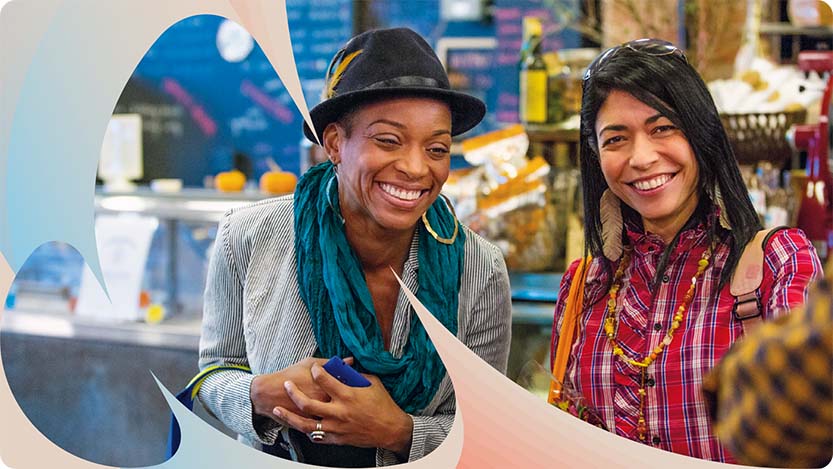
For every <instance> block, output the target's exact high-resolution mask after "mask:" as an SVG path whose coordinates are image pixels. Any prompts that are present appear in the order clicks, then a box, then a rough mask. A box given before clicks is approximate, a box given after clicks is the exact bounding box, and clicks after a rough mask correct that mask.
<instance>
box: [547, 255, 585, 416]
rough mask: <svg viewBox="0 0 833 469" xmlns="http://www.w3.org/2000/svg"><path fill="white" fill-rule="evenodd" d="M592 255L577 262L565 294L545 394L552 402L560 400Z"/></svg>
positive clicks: (548, 400)
mask: <svg viewBox="0 0 833 469" xmlns="http://www.w3.org/2000/svg"><path fill="white" fill-rule="evenodd" d="M591 260H592V257H590V256H587V258H585V259H582V260H581V262H579V265H578V269H576V272H578V275H576V276H575V277H574V278H573V283H571V284H570V291H569V293H568V294H567V303H566V304H565V306H564V319H563V321H562V322H561V329H560V330H559V332H558V346H556V349H555V359H554V360H553V362H552V376H553V377H554V378H555V379H553V380H551V381H550V392H549V394H548V395H547V402H549V403H550V404H554V403H556V402H558V401H560V400H561V391H562V389H563V383H564V375H565V374H566V373H567V361H568V360H569V358H570V349H572V348H573V338H574V336H575V333H576V326H577V325H578V317H579V315H580V314H581V310H582V306H583V305H584V282H585V280H587V270H588V269H587V267H588V266H589V265H590V261H591Z"/></svg>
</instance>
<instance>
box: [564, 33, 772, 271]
mask: <svg viewBox="0 0 833 469" xmlns="http://www.w3.org/2000/svg"><path fill="white" fill-rule="evenodd" d="M614 90H620V91H624V92H626V93H629V94H631V95H633V96H634V97H635V98H636V99H638V100H640V101H642V102H643V103H645V104H646V105H648V106H650V107H652V108H654V109H656V110H657V111H659V112H661V113H662V114H663V115H664V116H665V117H667V118H668V119H669V120H671V122H673V123H674V125H676V126H677V127H678V128H679V129H681V130H682V132H683V134H684V135H685V137H686V138H687V139H688V142H689V144H690V145H691V148H692V150H693V151H694V156H695V158H696V160H697V166H698V170H699V178H698V182H697V192H698V195H699V199H700V206H701V207H699V208H698V210H695V212H694V214H693V215H692V218H693V220H689V224H690V223H691V222H693V221H701V220H702V221H706V220H703V218H705V217H713V216H714V213H715V210H714V208H713V207H714V205H715V204H716V202H715V200H716V198H715V195H716V192H717V190H719V191H720V194H721V196H722V198H723V206H724V207H725V209H726V211H727V215H728V219H729V222H730V224H731V226H732V229H731V231H729V233H728V235H727V236H728V238H730V239H729V241H730V254H729V257H728V259H727V261H726V266H725V268H724V269H723V271H722V272H721V277H720V285H721V286H722V285H724V284H725V283H726V281H727V280H728V279H729V278H730V277H731V274H732V272H733V271H734V268H735V266H736V265H737V261H738V259H739V257H740V254H741V252H742V251H743V248H744V247H745V246H746V244H747V243H748V242H749V241H750V240H751V239H752V238H753V237H754V236H755V234H756V233H757V232H758V230H760V229H761V228H762V227H761V223H760V220H759V218H758V215H757V213H756V212H755V209H754V207H753V206H752V202H751V201H750V199H749V193H748V192H747V190H746V186H745V184H744V182H743V178H742V177H741V175H740V170H739V168H738V164H737V161H736V160H735V156H734V153H733V152H732V148H731V146H730V144H729V138H728V136H727V135H726V131H725V130H724V128H723V125H722V124H721V121H720V116H719V114H718V112H717V108H716V107H715V105H714V101H713V100H712V97H711V94H710V93H709V90H708V88H707V87H706V84H705V83H704V82H703V79H702V78H700V75H699V74H698V73H697V71H696V70H695V69H694V68H693V67H692V66H691V65H690V64H688V62H686V60H685V58H684V57H682V56H680V55H676V54H667V55H662V56H654V55H650V54H647V53H644V52H639V51H636V50H632V49H629V48H626V47H623V48H621V49H620V50H618V51H617V52H616V54H615V55H612V56H610V57H609V58H608V59H607V60H605V62H604V64H602V65H601V66H600V67H598V68H597V69H596V70H594V71H593V73H592V74H591V75H590V76H589V77H587V79H585V80H584V83H583V84H582V91H583V96H582V102H581V126H580V135H581V137H580V152H581V156H580V158H581V182H582V185H583V193H584V219H585V225H584V233H585V252H586V253H589V254H592V255H593V256H594V257H599V258H602V259H604V254H603V253H602V236H601V218H600V214H599V202H600V199H601V196H602V193H604V191H605V190H606V189H607V188H608V186H607V182H605V179H604V175H603V174H602V169H601V164H600V161H599V151H598V142H597V141H596V135H595V124H596V118H597V116H598V113H599V109H600V108H601V106H602V104H604V101H605V100H606V99H607V97H608V95H609V94H610V93H611V92H612V91H614ZM706 201H708V202H710V205H711V206H708V207H706V209H703V206H704V204H705V202H706ZM623 208H624V203H623ZM627 212H628V211H627V210H623V214H625V213H627ZM630 213H631V216H633V214H634V213H635V212H634V211H632V210H631V211H630ZM626 216H627V215H626ZM711 221H712V223H711V225H710V226H711V228H710V229H711V232H710V237H711V239H713V240H714V239H717V237H719V236H721V231H722V229H721V228H720V227H719V223H717V220H714V219H712V220H711ZM676 241H677V238H676V237H675V238H674V240H673V241H672V242H671V243H670V244H669V245H668V246H667V248H666V252H665V253H664V255H663V256H662V257H661V260H660V265H659V266H658V267H657V277H660V276H662V274H663V271H664V270H665V266H666V265H667V259H668V254H669V253H670V251H671V250H672V249H673V246H674V245H675V244H676ZM605 266H606V270H607V272H608V273H609V272H610V271H611V268H612V267H611V264H610V262H609V261H608V262H606V264H605ZM655 281H656V279H655Z"/></svg>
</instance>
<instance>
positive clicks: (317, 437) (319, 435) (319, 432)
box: [309, 420, 327, 442]
mask: <svg viewBox="0 0 833 469" xmlns="http://www.w3.org/2000/svg"><path fill="white" fill-rule="evenodd" d="M326 436H327V433H326V432H325V431H324V429H323V428H322V427H321V421H320V420H319V421H318V422H316V423H315V430H313V431H311V432H310V433H309V439H310V440H312V441H316V442H318V441H324V438H325V437H326Z"/></svg>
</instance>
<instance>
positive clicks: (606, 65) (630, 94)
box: [551, 39, 821, 461]
mask: <svg viewBox="0 0 833 469" xmlns="http://www.w3.org/2000/svg"><path fill="white" fill-rule="evenodd" d="M583 93H584V94H583V98H582V109H581V177H582V184H583V188H584V213H585V223H586V225H585V254H587V255H590V256H591V257H592V260H591V261H590V262H589V263H581V262H580V261H576V262H574V263H573V264H572V265H571V266H570V268H569V269H568V271H567V272H566V273H565V275H564V277H563V280H562V282H561V286H560V293H559V296H558V304H557V306H556V310H555V319H554V324H553V343H552V350H553V360H554V359H555V350H556V348H557V346H558V344H559V338H560V336H561V334H562V325H563V322H564V321H563V319H564V313H565V306H566V304H567V302H568V296H570V295H569V294H568V292H569V291H570V286H571V285H572V284H573V283H574V282H579V281H581V279H584V285H583V288H582V289H581V291H582V293H583V301H582V302H581V304H580V305H579V309H578V311H579V315H578V316H577V319H576V328H575V329H574V330H575V339H573V340H571V341H570V343H566V344H565V346H566V347H568V350H569V358H568V362H567V363H568V364H567V367H566V374H565V378H564V380H563V383H560V384H561V385H562V386H563V388H562V390H559V392H558V393H557V394H558V395H556V396H551V397H552V398H553V400H556V401H560V402H567V401H569V400H572V401H576V400H579V401H580V404H579V406H578V408H580V409H581V411H582V415H583V416H585V418H586V416H588V415H594V416H595V418H596V419H597V423H598V424H599V425H603V426H605V427H606V428H607V429H609V430H610V431H612V432H615V433H616V434H618V435H621V436H624V437H627V438H631V439H634V440H638V441H642V442H644V443H645V444H649V445H653V446H655V447H658V448H662V449H666V450H669V451H673V452H677V453H681V454H686V455H690V456H694V457H699V458H704V459H710V460H716V461H732V457H731V455H729V454H727V452H726V451H725V450H724V448H723V447H721V446H720V444H719V442H718V441H717V439H716V438H715V436H714V433H713V431H712V428H711V425H710V423H709V420H708V412H707V409H706V405H705V402H704V400H703V398H702V396H701V392H700V387H701V383H702V377H703V375H704V374H705V373H706V372H708V370H709V369H710V368H711V367H712V366H714V365H715V364H716V363H717V361H718V360H719V359H720V358H721V357H722V356H723V354H724V353H725V352H726V351H727V349H728V348H729V347H730V346H731V345H732V343H733V342H735V341H736V340H738V339H739V338H741V337H742V336H743V333H744V328H747V329H748V328H749V327H750V324H751V323H750V322H747V321H743V320H742V319H740V317H741V315H738V314H737V305H738V301H737V299H736V297H735V296H734V295H733V294H732V292H731V291H730V283H731V282H730V280H731V279H732V275H733V273H734V271H735V268H736V266H737V265H738V262H739V259H740V258H741V254H742V253H743V251H744V249H745V248H746V247H747V246H748V245H750V243H752V242H759V241H753V240H757V239H759V238H756V235H757V234H758V233H759V231H760V230H761V228H762V227H761V224H760V221H759V219H758V217H757V215H756V213H755V210H754V208H753V206H752V204H751V202H750V200H749V195H748V193H747V191H746V188H745V185H744V183H743V180H742V179H741V175H740V172H739V169H738V165H737V162H736V160H735V158H734V155H733V153H732V150H731V147H730V145H729V141H728V138H727V136H726V133H725V131H724V129H723V127H722V125H721V122H720V117H719V115H718V113H717V110H716V108H715V106H714V103H713V101H712V99H711V96H710V95H709V92H708V89H707V88H706V85H705V84H704V83H703V81H702V79H701V78H700V76H699V75H698V74H697V72H696V71H695V69H694V68H693V67H692V66H691V65H690V64H689V63H688V62H687V60H686V57H685V55H684V54H683V52H682V51H681V50H679V49H677V48H676V47H674V46H673V45H672V44H670V43H667V42H665V41H659V40H654V39H642V40H637V41H631V42H629V43H626V44H623V45H621V46H617V47H614V48H612V49H608V50H607V51H605V52H604V53H602V54H601V55H600V56H599V57H597V58H596V60H595V61H594V62H593V63H592V64H591V65H590V67H588V70H587V72H586V74H585V77H584V82H583ZM761 244H762V246H763V262H762V267H761V270H762V277H763V278H762V281H761V284H760V288H758V290H757V292H756V294H755V295H754V296H753V297H752V300H755V301H752V304H753V305H754V304H757V305H759V309H760V312H761V316H763V318H764V319H769V318H772V317H775V316H778V315H782V314H785V313H787V312H789V310H790V308H792V307H794V306H796V305H798V304H801V303H803V302H804V300H805V297H806V289H807V286H808V285H809V284H810V282H811V281H812V280H813V279H814V278H815V277H816V276H817V274H818V273H819V272H821V266H820V263H819V260H818V257H817V256H816V253H815V251H814V249H813V247H812V245H811V244H810V243H809V241H808V240H807V239H806V237H805V236H804V234H803V233H802V232H801V231H800V230H797V229H785V230H780V231H773V232H772V234H771V235H770V236H768V237H767V238H766V239H765V240H764V241H763V243H761ZM573 296H574V297H575V295H573ZM571 335H572V334H571ZM566 336H567V335H566V334H565V337H566ZM564 407H565V408H567V407H568V406H566V405H565V406H564ZM571 408H575V407H571Z"/></svg>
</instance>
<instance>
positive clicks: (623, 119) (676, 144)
mask: <svg viewBox="0 0 833 469" xmlns="http://www.w3.org/2000/svg"><path fill="white" fill-rule="evenodd" d="M595 132H596V139H597V142H598V144H599V160H600V163H601V167H602V173H603V174H604V178H605V181H607V184H608V186H609V187H610V190H612V191H613V193H614V194H616V195H617V196H618V197H619V198H620V199H621V200H622V202H624V203H626V204H627V205H628V206H630V207H631V208H633V209H634V210H636V211H637V212H638V213H639V214H640V215H641V216H642V223H643V226H644V228H645V230H646V231H650V232H652V233H656V234H658V235H659V236H660V237H662V239H663V240H665V241H666V242H669V241H670V240H671V239H673V237H674V236H675V235H676V234H677V232H678V231H679V230H680V228H682V226H683V225H684V224H685V222H686V221H687V220H688V219H689V217H690V216H691V214H692V213H694V210H695V209H696V208H697V202H698V195H697V178H698V174H699V171H698V166H697V160H696V159H695V156H694V151H693V150H692V148H691V145H690V144H689V143H688V139H687V138H686V136H685V135H684V134H683V132H682V130H681V129H679V128H677V126H675V125H674V124H673V123H672V122H671V120H670V119H668V118H667V117H665V116H664V115H662V114H661V113H660V112H659V111H657V110H656V109H654V108H652V107H650V106H648V105H647V104H645V103H643V102H642V101H639V100H638V99H636V98H635V97H633V95H631V94H629V93H626V92H624V91H619V90H614V91H612V92H611V93H610V95H609V96H608V97H607V99H606V100H605V102H604V104H602V107H601V108H600V109H599V113H598V115H597V117H596V126H595Z"/></svg>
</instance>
